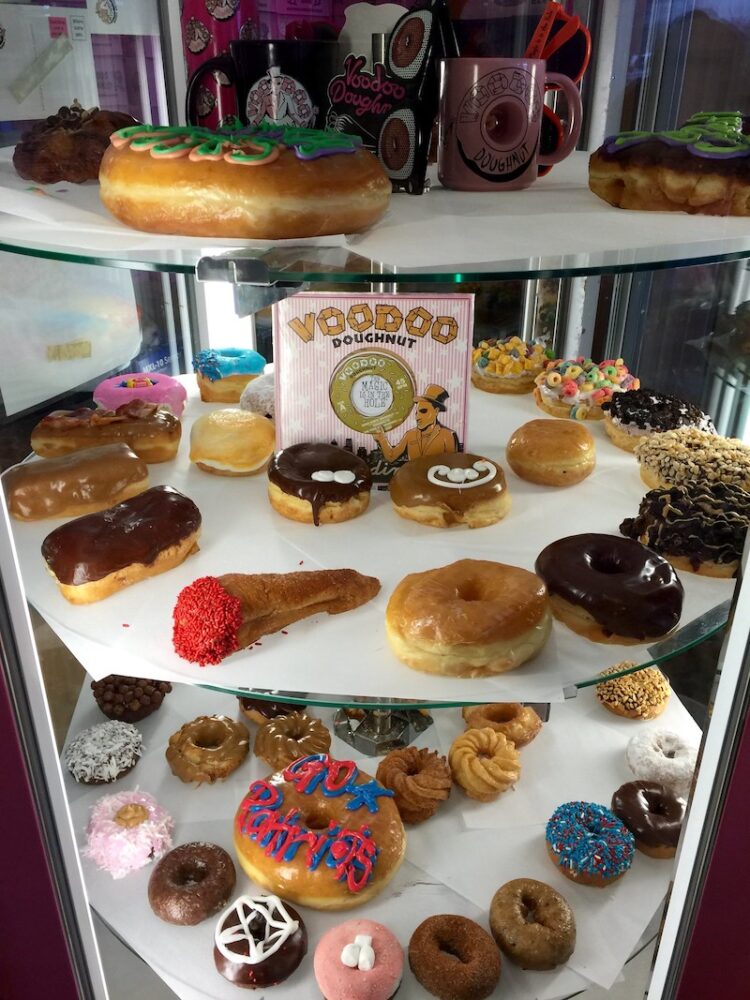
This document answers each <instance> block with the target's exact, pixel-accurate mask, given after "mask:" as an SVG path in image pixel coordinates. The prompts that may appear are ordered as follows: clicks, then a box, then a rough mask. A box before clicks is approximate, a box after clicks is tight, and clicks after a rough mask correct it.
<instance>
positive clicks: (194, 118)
mask: <svg viewBox="0 0 750 1000" xmlns="http://www.w3.org/2000/svg"><path fill="white" fill-rule="evenodd" d="M215 69H220V70H221V71H222V73H225V74H226V75H227V77H228V78H229V82H230V83H231V84H232V86H233V87H234V88H235V90H236V89H237V85H236V80H235V76H234V62H233V61H232V58H231V57H230V56H227V55H222V56H214V58H213V59H207V60H206V61H205V62H204V63H202V65H200V66H199V67H198V69H197V70H196V71H195V73H193V75H192V76H191V77H190V80H189V81H188V87H187V94H186V96H185V120H186V121H187V123H188V125H198V124H199V122H198V109H197V107H196V105H197V103H198V84H199V83H200V81H201V78H202V77H203V75H204V74H205V73H212V72H213V71H214V70H215ZM549 75H550V76H553V75H554V74H552V73H551V74H549Z"/></svg>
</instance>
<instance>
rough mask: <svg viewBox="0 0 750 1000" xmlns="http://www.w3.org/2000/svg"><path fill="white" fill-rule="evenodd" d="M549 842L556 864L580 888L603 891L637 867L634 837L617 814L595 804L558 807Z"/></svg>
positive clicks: (575, 803)
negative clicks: (634, 864) (634, 860)
mask: <svg viewBox="0 0 750 1000" xmlns="http://www.w3.org/2000/svg"><path fill="white" fill-rule="evenodd" d="M546 840H547V853H548V854H549V856H550V860H551V861H552V862H553V864H555V865H556V866H557V868H558V869H559V870H560V872H561V874H563V875H564V876H565V877H566V878H569V879H570V880H571V882H578V883H579V884H580V885H591V886H596V888H598V889H603V888H604V886H607V885H612V883H613V882H616V881H617V880H618V879H619V878H622V876H623V875H624V874H625V873H626V872H627V871H628V870H629V869H630V866H631V865H632V863H633V854H634V853H635V840H634V838H633V834H632V833H631V832H630V830H628V828H627V827H626V826H625V825H624V824H623V823H622V822H621V821H620V820H619V819H618V818H617V817H616V816H615V814H614V813H613V812H611V811H610V810H609V809H607V808H605V807H604V806H600V805H597V804H596V803H594V802H566V803H564V805H561V806H558V807H557V809H555V811H554V813H553V814H552V816H551V817H550V820H549V822H548V823H547V829H546Z"/></svg>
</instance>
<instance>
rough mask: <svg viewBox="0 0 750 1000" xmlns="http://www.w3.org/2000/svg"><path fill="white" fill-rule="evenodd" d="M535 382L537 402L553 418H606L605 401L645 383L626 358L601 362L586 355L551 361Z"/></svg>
mask: <svg viewBox="0 0 750 1000" xmlns="http://www.w3.org/2000/svg"><path fill="white" fill-rule="evenodd" d="M534 381H535V383H536V388H535V389H534V399H535V401H536V405H537V406H538V407H539V408H540V409H542V410H544V412H545V413H549V414H551V415H552V416H553V417H569V418H571V419H572V420H602V419H603V417H604V411H603V410H602V403H606V402H608V401H609V400H610V399H612V397H613V396H614V394H615V393H617V392H628V391H629V390H630V389H638V388H640V385H641V383H640V380H639V379H637V378H636V377H635V376H634V375H632V374H631V373H630V371H629V370H628V367H627V365H626V364H625V362H624V361H623V359H622V358H616V359H615V360H613V361H602V362H600V363H599V364H596V363H595V362H594V361H592V360H591V358H584V357H578V358H573V359H571V360H563V359H558V360H556V361H550V362H549V363H548V364H547V367H546V368H545V369H544V371H543V372H541V373H540V374H539V375H537V377H536V378H535V380H534Z"/></svg>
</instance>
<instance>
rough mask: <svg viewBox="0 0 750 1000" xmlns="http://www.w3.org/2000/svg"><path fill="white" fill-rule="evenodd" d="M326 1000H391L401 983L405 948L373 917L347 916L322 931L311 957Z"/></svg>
mask: <svg viewBox="0 0 750 1000" xmlns="http://www.w3.org/2000/svg"><path fill="white" fill-rule="evenodd" d="M313 967H314V970H315V978H316V980H317V981H318V986H319V988H320V991H321V993H322V994H323V996H324V997H325V998H326V1000H390V998H391V997H392V996H393V995H394V993H395V992H396V990H397V989H398V988H399V986H400V984H401V976H402V975H403V971H404V952H403V949H402V947H401V945H400V944H399V943H398V940H397V939H396V937H395V936H394V935H393V934H392V933H391V932H390V931H389V930H388V928H387V927H384V926H383V925H382V924H377V923H375V922H374V921H373V920H347V922H346V923H344V924H339V925H338V926H337V927H333V928H332V929H331V930H330V931H328V933H327V934H324V935H323V937H322V938H321V940H320V943H319V945H318V947H317V948H316V949H315V957H314V959H313Z"/></svg>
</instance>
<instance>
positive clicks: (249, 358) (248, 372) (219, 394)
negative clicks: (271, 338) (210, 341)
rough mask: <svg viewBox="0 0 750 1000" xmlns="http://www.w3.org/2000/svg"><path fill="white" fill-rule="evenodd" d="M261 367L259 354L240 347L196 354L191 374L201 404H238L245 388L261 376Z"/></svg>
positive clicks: (262, 359)
mask: <svg viewBox="0 0 750 1000" xmlns="http://www.w3.org/2000/svg"><path fill="white" fill-rule="evenodd" d="M265 366H266V359H265V358H264V357H263V355H262V354H258V352H257V351H252V350H250V349H245V348H241V347H224V348H222V349H221V350H220V351H214V350H206V351H199V352H198V353H197V354H196V355H194V357H193V371H194V372H195V377H196V379H197V382H198V388H199V389H200V394H201V399H202V400H203V402H204V403H239V401H240V396H241V395H242V391H243V389H244V388H245V386H246V385H247V384H248V382H250V381H251V379H254V378H257V377H258V376H259V375H262V373H263V369H264V368H265Z"/></svg>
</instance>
